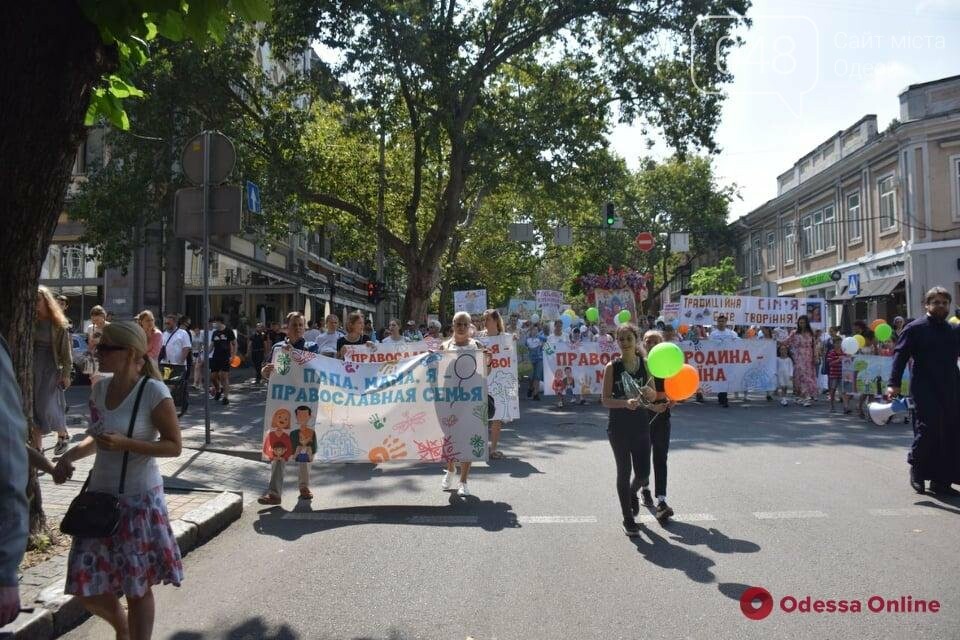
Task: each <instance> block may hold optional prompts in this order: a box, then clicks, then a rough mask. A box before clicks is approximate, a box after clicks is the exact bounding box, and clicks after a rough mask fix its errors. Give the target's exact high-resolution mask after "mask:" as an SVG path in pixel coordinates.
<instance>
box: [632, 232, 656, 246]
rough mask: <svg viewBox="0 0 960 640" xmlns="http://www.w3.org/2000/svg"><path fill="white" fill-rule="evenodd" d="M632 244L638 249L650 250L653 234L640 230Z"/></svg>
mask: <svg viewBox="0 0 960 640" xmlns="http://www.w3.org/2000/svg"><path fill="white" fill-rule="evenodd" d="M633 244H634V246H635V247H636V248H637V249H639V250H640V251H650V249H653V234H652V233H650V232H649V231H641V232H640V233H638V234H637V237H636V239H635V240H634V241H633Z"/></svg>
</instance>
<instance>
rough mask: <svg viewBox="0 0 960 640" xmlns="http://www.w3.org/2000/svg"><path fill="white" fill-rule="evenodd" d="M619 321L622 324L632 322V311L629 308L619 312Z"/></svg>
mask: <svg viewBox="0 0 960 640" xmlns="http://www.w3.org/2000/svg"><path fill="white" fill-rule="evenodd" d="M617 322H619V323H620V324H627V323H628V322H630V311H629V310H627V309H624V310H623V311H621V312H620V313H618V314H617Z"/></svg>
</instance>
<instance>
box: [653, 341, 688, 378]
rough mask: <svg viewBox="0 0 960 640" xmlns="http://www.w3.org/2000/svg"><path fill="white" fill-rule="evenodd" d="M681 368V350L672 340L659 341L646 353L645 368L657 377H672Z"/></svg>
mask: <svg viewBox="0 0 960 640" xmlns="http://www.w3.org/2000/svg"><path fill="white" fill-rule="evenodd" d="M682 368H683V351H682V350H681V349H680V347H678V346H677V345H676V344H674V343H672V342H661V343H660V344H658V345H657V346H655V347H654V348H653V349H651V350H650V353H648V354H647V369H649V370H650V373H652V374H653V375H654V376H655V377H657V378H672V377H673V376H675V375H677V374H678V373H679V372H680V369H682Z"/></svg>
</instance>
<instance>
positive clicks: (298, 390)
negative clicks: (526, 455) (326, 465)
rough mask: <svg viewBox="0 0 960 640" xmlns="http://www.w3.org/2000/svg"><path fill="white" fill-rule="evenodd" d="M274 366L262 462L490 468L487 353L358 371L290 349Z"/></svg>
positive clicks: (426, 357)
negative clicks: (483, 464)
mask: <svg viewBox="0 0 960 640" xmlns="http://www.w3.org/2000/svg"><path fill="white" fill-rule="evenodd" d="M274 365H275V366H276V370H275V371H274V374H273V375H272V376H271V377H270V381H269V387H268V392H267V404H266V413H265V415H264V435H263V448H262V453H263V459H264V460H274V459H276V458H278V457H279V458H282V459H284V460H291V459H293V460H296V461H303V462H314V461H316V462H366V463H370V462H375V463H381V462H388V461H402V462H408V461H414V462H416V461H421V462H449V461H451V460H453V461H460V460H464V461H474V460H485V459H486V456H487V419H488V415H487V413H488V410H487V384H486V379H485V376H484V372H483V354H482V353H480V352H476V351H460V352H446V353H444V352H430V353H421V354H419V355H415V356H414V357H412V358H406V359H403V360H398V361H393V362H382V363H380V362H373V363H371V362H366V363H357V362H348V361H341V360H336V359H334V358H327V357H325V356H321V355H318V354H313V353H309V352H306V351H297V350H290V351H279V352H277V355H276V356H275V360H274Z"/></svg>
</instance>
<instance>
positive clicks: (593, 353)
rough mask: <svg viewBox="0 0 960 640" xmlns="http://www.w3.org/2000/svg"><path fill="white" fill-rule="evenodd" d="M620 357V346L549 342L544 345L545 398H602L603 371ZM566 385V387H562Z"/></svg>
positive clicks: (609, 341)
mask: <svg viewBox="0 0 960 640" xmlns="http://www.w3.org/2000/svg"><path fill="white" fill-rule="evenodd" d="M619 356H620V348H619V347H618V346H617V343H616V342H613V341H611V340H601V341H599V342H576V343H570V342H564V341H558V342H547V343H546V344H544V345H543V394H544V395H547V396H553V395H558V393H557V390H558V389H562V392H563V394H564V395H565V396H568V397H569V396H573V395H575V394H579V395H584V396H587V395H591V394H594V395H596V394H599V393H600V391H602V389H603V368H604V367H606V366H607V363H608V362H610V360H612V359H613V358H616V357H619ZM561 383H562V384H561Z"/></svg>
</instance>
